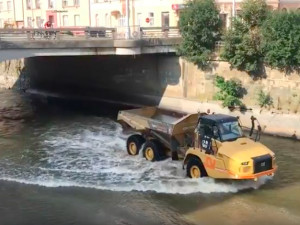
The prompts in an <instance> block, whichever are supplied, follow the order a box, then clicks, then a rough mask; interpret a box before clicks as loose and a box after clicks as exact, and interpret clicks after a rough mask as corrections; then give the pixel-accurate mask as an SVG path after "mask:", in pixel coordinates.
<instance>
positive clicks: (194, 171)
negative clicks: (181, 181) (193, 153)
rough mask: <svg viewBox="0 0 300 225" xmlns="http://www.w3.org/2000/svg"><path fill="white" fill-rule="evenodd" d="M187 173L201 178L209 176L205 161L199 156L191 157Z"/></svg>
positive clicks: (189, 175)
mask: <svg viewBox="0 0 300 225" xmlns="http://www.w3.org/2000/svg"><path fill="white" fill-rule="evenodd" d="M186 174H187V176H188V177H190V178H200V177H205V176H207V173H206V170H205V168H204V166H203V163H202V162H201V161H200V159H199V158H197V157H191V158H190V159H189V161H188V163H187V167H186Z"/></svg>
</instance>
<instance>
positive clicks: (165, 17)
mask: <svg viewBox="0 0 300 225" xmlns="http://www.w3.org/2000/svg"><path fill="white" fill-rule="evenodd" d="M169 24H170V15H169V12H162V13H161V26H162V29H163V31H168V30H169Z"/></svg>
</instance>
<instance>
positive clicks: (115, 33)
mask: <svg viewBox="0 0 300 225" xmlns="http://www.w3.org/2000/svg"><path fill="white" fill-rule="evenodd" d="M127 31H128V30H127V28H126V27H117V28H107V27H76V28H49V29H42V28H37V29H27V28H24V29H0V41H5V40H7V41H22V40H80V39H82V40H84V39H126V38H127V37H129V38H130V39H143V38H172V37H180V33H179V30H178V28H176V27H168V28H162V27H139V26H131V27H130V28H129V32H130V33H129V35H128V34H127V35H126V32H127ZM127 33H128V32H127Z"/></svg>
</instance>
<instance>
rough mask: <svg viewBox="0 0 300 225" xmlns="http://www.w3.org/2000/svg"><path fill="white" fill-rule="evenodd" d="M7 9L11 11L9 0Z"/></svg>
mask: <svg viewBox="0 0 300 225" xmlns="http://www.w3.org/2000/svg"><path fill="white" fill-rule="evenodd" d="M7 11H11V1H8V2H7Z"/></svg>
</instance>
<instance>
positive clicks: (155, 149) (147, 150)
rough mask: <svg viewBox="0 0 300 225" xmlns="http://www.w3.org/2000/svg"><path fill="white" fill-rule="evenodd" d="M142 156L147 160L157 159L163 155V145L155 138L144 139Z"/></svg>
mask: <svg viewBox="0 0 300 225" xmlns="http://www.w3.org/2000/svg"><path fill="white" fill-rule="evenodd" d="M143 153H144V157H145V158H146V159H147V160H148V161H152V162H154V161H159V160H161V159H162V158H163V157H164V152H163V147H162V145H161V143H160V142H159V141H157V140H150V141H146V143H145V145H144V149H143Z"/></svg>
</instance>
